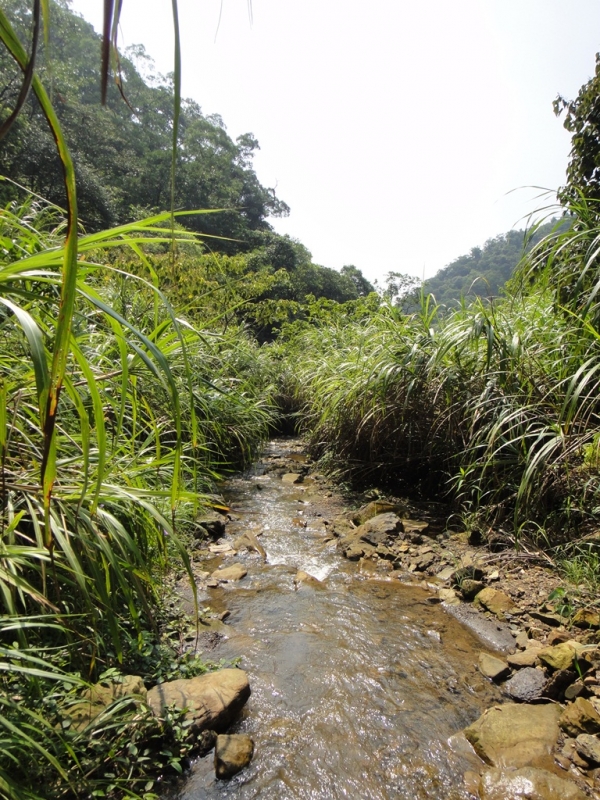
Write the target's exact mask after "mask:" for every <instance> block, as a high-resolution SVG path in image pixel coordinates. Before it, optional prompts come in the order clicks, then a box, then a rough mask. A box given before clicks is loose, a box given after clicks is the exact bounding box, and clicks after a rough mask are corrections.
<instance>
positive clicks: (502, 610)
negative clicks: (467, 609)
mask: <svg viewBox="0 0 600 800" xmlns="http://www.w3.org/2000/svg"><path fill="white" fill-rule="evenodd" d="M475 602H476V603H480V604H481V605H482V606H483V607H484V608H487V610H488V611H491V612H492V614H495V615H496V616H497V617H498V618H499V619H503V618H504V614H510V613H511V612H512V611H513V610H514V609H515V604H514V603H513V601H512V598H510V597H509V596H508V595H507V594H505V593H504V592H501V591H500V590H499V589H491V588H489V587H488V588H487V589H483V591H481V592H479V594H478V595H477V596H476V597H475Z"/></svg>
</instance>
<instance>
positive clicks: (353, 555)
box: [342, 540, 375, 561]
mask: <svg viewBox="0 0 600 800" xmlns="http://www.w3.org/2000/svg"><path fill="white" fill-rule="evenodd" d="M342 551H343V553H344V555H345V557H346V558H349V559H350V561H358V559H359V558H363V557H364V558H369V557H370V556H372V555H373V553H374V552H375V548H374V547H373V545H372V544H367V542H361V541H360V540H353V541H351V542H349V543H348V544H347V545H346V546H344V547H342Z"/></svg>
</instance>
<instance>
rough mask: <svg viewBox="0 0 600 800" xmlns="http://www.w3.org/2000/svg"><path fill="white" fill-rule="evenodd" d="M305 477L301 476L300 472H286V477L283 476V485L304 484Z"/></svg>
mask: <svg viewBox="0 0 600 800" xmlns="http://www.w3.org/2000/svg"><path fill="white" fill-rule="evenodd" d="M303 478H304V476H303V475H301V474H300V473H299V472H286V474H285V475H282V476H281V482H282V483H289V484H295V483H302V481H303Z"/></svg>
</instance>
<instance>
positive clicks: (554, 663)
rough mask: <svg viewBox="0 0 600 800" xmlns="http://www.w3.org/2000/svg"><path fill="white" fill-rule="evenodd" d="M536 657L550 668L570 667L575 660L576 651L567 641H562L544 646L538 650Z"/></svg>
mask: <svg viewBox="0 0 600 800" xmlns="http://www.w3.org/2000/svg"><path fill="white" fill-rule="evenodd" d="M538 657H539V659H540V661H541V662H542V664H545V665H546V666H547V667H550V669H554V670H556V669H570V668H571V667H572V666H573V664H574V663H575V661H576V658H577V653H576V652H575V648H573V647H572V646H571V645H570V644H569V643H568V642H562V643H561V644H555V645H553V646H552V647H544V648H543V649H542V650H540V651H539V652H538Z"/></svg>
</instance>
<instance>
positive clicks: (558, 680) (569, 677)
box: [544, 669, 577, 700]
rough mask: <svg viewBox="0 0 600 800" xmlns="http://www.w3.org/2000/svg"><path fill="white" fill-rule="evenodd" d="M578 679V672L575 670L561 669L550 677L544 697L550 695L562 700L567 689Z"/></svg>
mask: <svg viewBox="0 0 600 800" xmlns="http://www.w3.org/2000/svg"><path fill="white" fill-rule="evenodd" d="M576 680H577V673H576V672H575V671H574V670H570V669H559V670H558V671H557V672H554V673H553V674H552V675H551V676H550V677H549V678H548V681H547V683H546V686H545V687H544V697H549V698H551V699H552V700H562V699H563V698H564V696H565V689H566V688H567V687H568V686H570V685H571V684H572V683H573V681H576Z"/></svg>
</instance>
